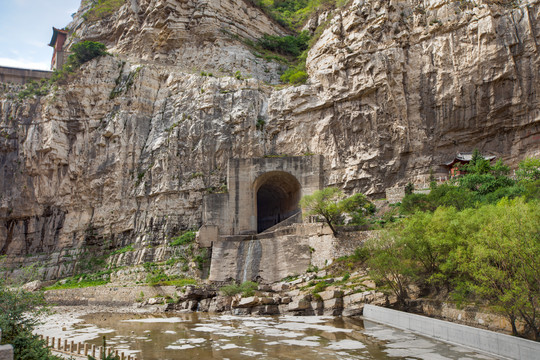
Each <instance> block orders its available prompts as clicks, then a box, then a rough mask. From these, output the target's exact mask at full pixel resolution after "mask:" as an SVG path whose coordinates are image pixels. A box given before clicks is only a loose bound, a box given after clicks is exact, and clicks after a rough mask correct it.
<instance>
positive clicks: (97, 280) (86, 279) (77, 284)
mask: <svg viewBox="0 0 540 360" xmlns="http://www.w3.org/2000/svg"><path fill="white" fill-rule="evenodd" d="M111 273H112V270H105V271H100V272H97V273H93V274H81V275H74V276H72V277H69V278H67V279H63V280H60V281H57V282H56V283H55V284H53V285H51V286H48V287H46V288H45V289H44V290H58V289H78V288H86V287H92V286H100V285H105V284H108V283H109V282H110V281H111Z"/></svg>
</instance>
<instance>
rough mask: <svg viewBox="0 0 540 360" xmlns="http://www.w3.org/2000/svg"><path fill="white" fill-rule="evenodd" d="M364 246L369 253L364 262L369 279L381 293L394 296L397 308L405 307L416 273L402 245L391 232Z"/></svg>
mask: <svg viewBox="0 0 540 360" xmlns="http://www.w3.org/2000/svg"><path fill="white" fill-rule="evenodd" d="M366 246H367V248H368V249H369V251H370V253H371V256H370V257H369V259H368V260H367V262H366V264H367V266H368V268H369V269H370V271H369V275H370V277H371V278H372V279H373V280H375V282H376V283H377V284H378V285H379V286H381V289H382V290H383V291H389V292H391V293H393V294H394V295H395V296H396V299H397V302H398V306H399V307H401V308H404V307H406V302H407V299H408V298H409V295H408V289H409V285H410V284H411V283H412V282H413V281H414V279H415V277H416V273H415V269H414V266H411V261H412V260H411V259H410V258H409V257H408V256H407V255H406V253H405V251H404V250H406V248H405V245H404V243H403V242H402V241H400V239H399V238H398V237H396V236H394V234H393V233H392V232H386V233H383V234H382V236H380V237H379V238H375V239H372V240H371V241H369V242H368V244H367V245H366Z"/></svg>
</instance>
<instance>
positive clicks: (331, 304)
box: [324, 298, 343, 310]
mask: <svg viewBox="0 0 540 360" xmlns="http://www.w3.org/2000/svg"><path fill="white" fill-rule="evenodd" d="M324 309H325V310H327V309H343V299H342V298H334V299H329V300H325V301H324Z"/></svg>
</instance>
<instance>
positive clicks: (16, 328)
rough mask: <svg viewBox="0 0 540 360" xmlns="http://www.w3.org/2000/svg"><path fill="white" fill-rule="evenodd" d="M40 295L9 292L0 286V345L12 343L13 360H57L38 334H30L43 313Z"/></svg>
mask: <svg viewBox="0 0 540 360" xmlns="http://www.w3.org/2000/svg"><path fill="white" fill-rule="evenodd" d="M44 304H45V302H44V299H43V295H42V294H41V293H30V292H27V291H23V290H21V289H10V288H7V287H6V286H4V285H3V284H0V329H2V340H1V344H12V345H13V348H14V359H15V360H29V359H39V360H60V358H59V357H57V356H53V355H51V351H50V349H49V348H47V347H46V346H45V345H46V344H45V342H44V341H43V340H41V339H40V338H39V337H38V336H37V335H35V334H33V333H32V332H33V330H34V328H35V326H36V325H37V324H38V320H37V318H38V317H39V316H40V315H41V314H43V312H44V311H45V310H44V308H43V305H44Z"/></svg>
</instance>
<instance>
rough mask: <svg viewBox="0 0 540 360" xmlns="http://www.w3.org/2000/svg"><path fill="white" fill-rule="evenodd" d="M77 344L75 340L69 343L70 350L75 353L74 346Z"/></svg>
mask: <svg viewBox="0 0 540 360" xmlns="http://www.w3.org/2000/svg"><path fill="white" fill-rule="evenodd" d="M74 346H75V341H73V340H71V343H70V344H69V352H70V353H73V347H74Z"/></svg>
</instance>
